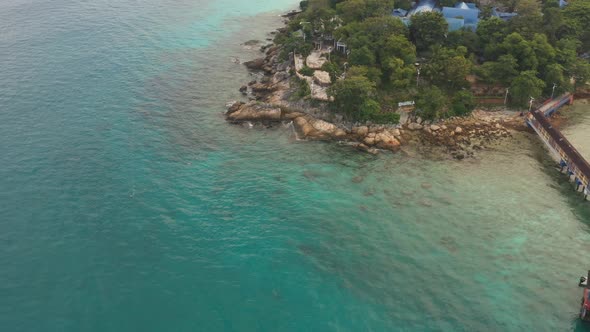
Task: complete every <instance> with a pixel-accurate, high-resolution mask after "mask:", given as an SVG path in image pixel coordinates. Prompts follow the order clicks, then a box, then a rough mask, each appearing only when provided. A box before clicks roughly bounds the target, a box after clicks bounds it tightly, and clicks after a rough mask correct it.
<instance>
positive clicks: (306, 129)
mask: <svg viewBox="0 0 590 332" xmlns="http://www.w3.org/2000/svg"><path fill="white" fill-rule="evenodd" d="M293 126H294V127H295V131H297V133H298V134H299V135H300V136H302V137H307V136H309V135H310V134H311V133H312V132H313V131H314V130H315V128H314V127H313V126H312V125H311V123H309V122H308V121H307V118H306V117H305V116H300V117H298V118H295V120H293Z"/></svg>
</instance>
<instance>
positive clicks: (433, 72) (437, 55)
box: [424, 46, 471, 91]
mask: <svg viewBox="0 0 590 332" xmlns="http://www.w3.org/2000/svg"><path fill="white" fill-rule="evenodd" d="M466 53H467V49H466V48H465V47H462V46H460V47H458V48H457V49H454V50H453V49H448V48H444V47H437V48H434V49H433V54H432V58H431V59H430V61H429V62H428V63H426V64H425V65H424V76H425V77H426V78H428V80H430V82H432V83H433V84H435V85H436V86H438V87H441V88H445V89H447V90H449V91H453V90H456V89H459V88H462V87H466V85H467V81H466V80H465V77H466V76H467V75H468V74H469V73H470V72H471V61H469V60H468V59H466V58H465V54H466Z"/></svg>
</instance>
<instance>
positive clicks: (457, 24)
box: [446, 18, 465, 31]
mask: <svg viewBox="0 0 590 332" xmlns="http://www.w3.org/2000/svg"><path fill="white" fill-rule="evenodd" d="M446 20H447V23H448V24H449V31H455V30H459V29H461V28H463V27H464V26H465V20H463V19H462V18H447V19H446Z"/></svg>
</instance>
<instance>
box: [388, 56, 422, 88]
mask: <svg viewBox="0 0 590 332" xmlns="http://www.w3.org/2000/svg"><path fill="white" fill-rule="evenodd" d="M383 69H384V70H385V71H386V73H388V74H389V77H388V79H389V82H390V83H391V86H392V87H394V88H396V89H407V88H409V87H410V86H411V85H412V84H413V83H414V79H415V75H416V68H414V65H413V64H409V65H407V64H405V62H404V60H402V59H400V58H396V57H391V58H389V59H388V60H387V61H386V62H385V64H384V65H383Z"/></svg>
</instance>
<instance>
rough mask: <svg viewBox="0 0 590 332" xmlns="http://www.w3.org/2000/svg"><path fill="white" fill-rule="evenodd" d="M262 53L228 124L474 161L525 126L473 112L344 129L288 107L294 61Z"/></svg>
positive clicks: (273, 51) (313, 112) (297, 105)
mask: <svg viewBox="0 0 590 332" xmlns="http://www.w3.org/2000/svg"><path fill="white" fill-rule="evenodd" d="M262 50H263V51H264V52H265V57H264V58H259V59H255V60H252V61H248V62H245V63H244V65H246V67H248V68H249V69H250V70H252V71H256V72H261V73H262V74H263V76H262V78H260V79H258V80H253V81H251V82H249V83H248V85H244V86H242V87H241V88H240V91H241V92H242V93H243V94H244V95H247V96H249V99H250V101H248V102H233V103H231V105H229V108H228V111H227V113H226V118H227V120H228V121H229V122H232V123H248V124H262V125H265V126H272V125H273V124H277V123H292V125H293V128H294V129H295V132H296V133H297V136H298V137H299V138H302V139H309V140H335V141H339V142H345V143H347V144H349V145H352V146H354V147H356V148H358V149H360V150H363V151H367V152H370V153H377V152H378V151H379V150H389V151H398V150H399V149H400V147H401V146H403V145H412V144H414V145H419V146H429V147H440V148H441V149H443V150H446V151H447V152H449V153H450V155H452V156H453V157H455V158H457V159H463V158H466V157H470V156H473V155H474V153H475V152H476V151H477V150H481V149H484V148H485V147H486V146H488V145H489V144H490V143H492V142H494V141H497V140H499V139H502V138H506V137H509V136H511V134H510V131H509V130H510V129H515V127H518V126H522V123H523V121H522V118H510V117H506V116H498V117H496V116H489V115H487V113H478V112H475V114H474V115H473V116H472V117H470V118H453V119H447V120H444V121H439V122H437V123H430V122H426V121H422V120H421V119H420V118H417V119H414V120H411V121H409V122H407V123H405V124H403V125H398V126H377V125H360V126H353V127H350V126H344V124H342V123H341V121H338V120H335V119H333V118H326V117H323V118H322V116H318V112H317V111H318V110H317V109H312V108H310V107H308V106H309V105H307V106H306V105H305V104H304V103H302V102H301V101H300V100H298V101H289V100H288V99H289V98H288V96H289V95H290V94H291V93H292V92H293V89H294V88H292V87H291V86H290V82H291V77H292V73H293V72H295V70H294V69H295V67H296V66H295V64H294V63H293V57H291V60H290V61H282V60H280V56H279V54H280V53H281V49H280V48H279V47H277V46H274V45H270V46H264V47H263V49H262ZM318 61H319V58H318ZM316 73H317V72H316ZM320 79H326V80H327V79H328V78H323V77H320ZM320 113H321V112H320Z"/></svg>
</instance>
